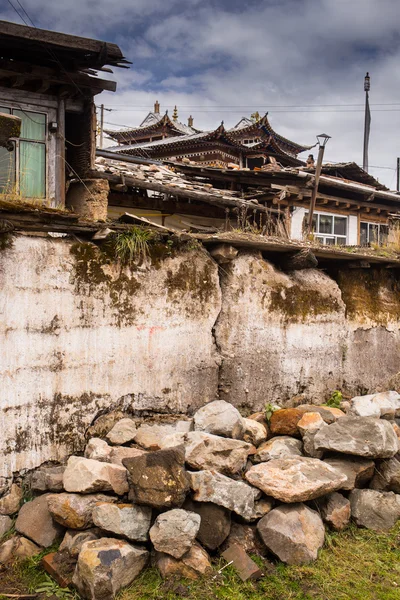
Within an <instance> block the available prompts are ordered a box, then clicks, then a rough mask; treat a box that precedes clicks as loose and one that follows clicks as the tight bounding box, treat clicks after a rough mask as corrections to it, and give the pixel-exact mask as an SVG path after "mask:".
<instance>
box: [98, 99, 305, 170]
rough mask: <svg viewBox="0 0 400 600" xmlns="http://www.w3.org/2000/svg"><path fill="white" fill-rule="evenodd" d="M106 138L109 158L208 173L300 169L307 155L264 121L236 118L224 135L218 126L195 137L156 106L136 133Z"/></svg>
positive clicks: (111, 134) (197, 132)
mask: <svg viewBox="0 0 400 600" xmlns="http://www.w3.org/2000/svg"><path fill="white" fill-rule="evenodd" d="M106 133H107V134H108V136H109V137H110V138H111V139H113V140H115V141H116V142H118V146H110V147H109V148H107V149H108V150H110V151H112V152H116V153H123V154H128V155H130V156H140V157H143V158H152V159H160V160H167V159H168V160H174V161H179V162H180V161H182V160H184V159H186V160H190V161H192V162H194V163H197V164H202V165H207V166H212V167H226V166H227V165H228V164H229V165H236V166H237V167H238V168H243V167H244V168H250V169H253V168H254V167H258V168H260V167H262V166H264V165H265V164H276V163H279V164H280V165H282V166H297V165H302V164H304V163H303V162H302V161H301V160H299V158H298V155H299V154H300V153H301V152H304V151H305V150H308V149H309V146H302V145H300V144H297V143H295V142H292V141H290V140H288V139H286V138H284V137H283V136H281V135H280V134H278V133H277V132H276V131H274V129H273V128H272V126H271V124H270V123H269V120H268V116H267V115H265V116H264V117H259V118H257V119H256V120H251V119H246V118H242V119H241V120H240V121H239V123H237V124H236V125H235V126H234V127H232V128H230V129H227V128H226V127H225V125H224V123H221V125H220V126H219V127H217V128H216V129H214V130H213V131H200V130H199V129H195V128H194V126H193V118H192V117H189V119H188V124H187V125H185V124H184V123H181V122H180V121H179V120H178V114H177V109H176V107H175V110H174V114H173V117H172V119H171V118H170V117H169V116H168V114H167V113H165V114H164V115H161V114H160V105H159V103H158V102H156V103H155V105H154V112H150V113H149V114H148V115H147V116H146V118H145V119H144V121H142V123H141V124H140V126H139V127H136V128H132V129H124V130H119V131H110V130H107V131H106Z"/></svg>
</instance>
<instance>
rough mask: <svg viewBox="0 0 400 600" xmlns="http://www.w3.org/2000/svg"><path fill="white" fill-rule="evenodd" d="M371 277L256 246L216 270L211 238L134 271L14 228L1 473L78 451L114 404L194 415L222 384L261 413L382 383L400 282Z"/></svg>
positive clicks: (223, 392) (6, 300)
mask: <svg viewBox="0 0 400 600" xmlns="http://www.w3.org/2000/svg"><path fill="white" fill-rule="evenodd" d="M371 272H372V270H371ZM379 273H381V272H379ZM361 275H362V274H360V273H359V272H358V271H357V270H356V269H353V270H351V274H350V275H349V273H347V272H344V274H343V273H342V274H341V273H340V272H339V274H338V275H336V276H335V278H331V277H329V276H328V275H327V274H326V273H324V272H323V271H321V270H307V271H297V272H294V273H290V274H285V273H282V272H281V271H279V270H278V269H276V268H275V267H274V266H273V265H272V264H270V263H269V262H267V261H266V260H264V259H263V258H262V257H261V256H259V255H257V254H250V253H246V252H241V253H240V254H239V255H238V256H237V258H235V259H234V260H233V261H232V262H231V263H229V264H225V265H223V266H221V267H218V266H217V264H216V263H215V262H214V261H213V260H212V259H211V258H210V256H209V255H208V253H207V252H206V251H205V250H203V249H191V250H186V251H184V252H180V253H177V254H176V255H175V256H170V257H167V258H165V259H163V260H160V261H159V262H158V263H156V264H153V265H151V266H147V267H146V266H145V265H142V266H137V267H136V268H133V269H132V270H130V269H126V268H125V269H123V268H121V267H120V266H119V265H118V264H116V263H115V262H113V261H110V260H109V259H107V258H106V257H105V255H104V254H102V253H101V252H100V251H99V250H98V249H97V248H96V247H95V246H93V245H89V244H79V243H76V242H73V241H70V240H64V239H53V240H51V239H49V238H40V237H28V236H16V237H15V238H14V243H13V245H12V247H11V248H5V249H3V250H2V251H0V279H1V290H0V335H1V340H2V352H1V354H0V426H1V428H2V436H1V438H0V453H1V455H2V456H3V460H2V461H1V462H0V476H9V475H10V474H11V473H12V472H15V471H20V470H21V469H30V468H33V467H36V466H38V465H39V464H41V463H42V462H44V461H46V460H60V459H63V458H64V457H65V456H66V455H67V454H68V453H71V452H73V451H74V452H78V451H80V450H81V449H82V448H83V446H84V433H85V430H86V428H87V427H88V425H89V424H90V423H91V422H92V420H93V419H94V418H95V416H96V415H98V414H99V412H101V411H107V410H110V409H112V408H116V407H121V408H124V409H126V410H128V411H131V412H132V413H133V414H141V413H143V412H161V413H185V412H193V411H194V410H195V409H197V408H198V407H199V406H201V405H203V404H205V403H206V402H208V401H210V400H212V399H215V398H216V397H217V395H218V394H219V395H220V397H221V398H224V399H226V400H229V401H230V402H232V403H233V404H235V405H237V406H239V407H241V408H242V409H244V410H246V411H253V410H256V409H262V408H263V407H264V405H265V404H266V403H267V402H273V403H275V402H278V403H281V404H282V405H290V403H291V402H292V401H293V397H295V396H298V395H299V394H303V397H304V398H305V399H307V400H309V401H314V402H322V401H324V400H325V399H326V398H327V397H328V396H329V395H330V394H331V393H332V391H333V390H335V389H348V390H350V392H354V393H356V392H358V391H359V390H365V389H374V388H376V387H377V386H379V385H380V384H383V383H384V382H385V381H386V380H387V379H388V378H389V377H390V376H392V375H393V374H394V373H397V372H398V371H399V370H400V366H399V360H398V356H399V344H400V336H399V317H400V307H399V306H398V302H397V300H396V299H397V295H398V294H397V283H396V282H397V280H396V276H395V275H394V274H393V273H387V272H386V273H384V274H383V275H380V278H379V281H378V282H375V284H374V285H375V287H374V292H373V293H371V289H367V288H371V281H369V280H368V276H367V275H365V274H364V275H362V276H361ZM371 276H373V275H371ZM375 279H376V277H375ZM375 279H374V281H375ZM363 289H364V292H365V294H364V293H363ZM368 294H369V298H370V300H369V301H367V302H366V303H364V304H363V307H361V304H362V300H363V299H364V298H365V297H367V295H368ZM376 298H378V300H376ZM399 302H400V300H399ZM360 303H361V304H360ZM388 307H389V316H388Z"/></svg>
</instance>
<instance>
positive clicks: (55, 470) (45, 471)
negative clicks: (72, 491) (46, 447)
mask: <svg viewBox="0 0 400 600" xmlns="http://www.w3.org/2000/svg"><path fill="white" fill-rule="evenodd" d="M64 471H65V467H63V466H61V465H58V466H49V467H41V468H40V469H37V470H36V471H34V472H33V473H32V476H31V485H30V487H31V489H32V490H33V491H35V492H62V491H63V489H64V488H63V474H64Z"/></svg>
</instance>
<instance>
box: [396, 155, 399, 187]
mask: <svg viewBox="0 0 400 600" xmlns="http://www.w3.org/2000/svg"><path fill="white" fill-rule="evenodd" d="M396 175H397V178H396V179H397V182H396V190H397V191H398V192H399V191H400V158H399V157H397V172H396Z"/></svg>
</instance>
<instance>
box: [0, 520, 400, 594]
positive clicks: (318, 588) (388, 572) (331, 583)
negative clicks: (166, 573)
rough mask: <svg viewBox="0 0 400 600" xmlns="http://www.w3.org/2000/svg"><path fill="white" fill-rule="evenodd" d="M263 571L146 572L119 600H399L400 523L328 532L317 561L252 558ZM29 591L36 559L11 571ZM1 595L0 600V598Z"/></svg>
mask: <svg viewBox="0 0 400 600" xmlns="http://www.w3.org/2000/svg"><path fill="white" fill-rule="evenodd" d="M253 558H254V559H255V560H256V561H257V563H258V564H259V566H260V567H261V568H262V569H263V570H264V571H265V576H264V577H263V578H262V579H261V580H259V581H256V582H247V583H242V582H241V581H240V579H239V578H238V576H237V575H236V573H235V570H234V569H233V568H232V567H228V568H226V569H224V571H223V572H222V574H220V575H217V577H216V579H213V577H214V575H215V574H216V571H217V569H218V568H220V567H222V566H223V565H224V561H223V560H222V559H218V560H217V561H216V562H215V564H214V569H215V571H214V573H213V574H212V575H210V576H208V577H206V578H203V579H201V580H199V581H189V580H180V581H177V580H167V581H163V580H162V579H161V577H160V575H159V573H158V571H157V570H156V569H154V568H152V569H147V570H146V571H144V572H143V573H142V574H141V575H140V576H139V577H138V578H137V579H135V581H134V582H133V583H132V585H131V586H130V587H129V588H126V589H125V590H123V591H122V592H121V593H120V594H119V596H118V600H400V522H399V523H398V525H397V526H396V527H395V528H394V529H393V530H392V531H391V532H390V533H389V534H379V535H378V534H376V533H374V532H372V531H367V530H361V529H357V528H356V527H354V526H351V527H350V528H349V529H348V530H346V531H345V532H344V533H328V534H327V537H326V543H325V546H324V548H323V549H322V550H321V552H320V555H319V559H318V561H316V562H314V563H311V564H309V565H304V566H292V567H289V566H285V565H283V564H281V563H276V565H275V567H274V568H273V569H271V568H270V566H268V565H266V564H265V563H264V561H263V559H261V558H259V557H253ZM15 569H16V570H15V577H16V578H18V579H19V581H20V582H23V583H24V585H25V586H26V589H27V590H33V589H35V587H38V585H39V583H41V582H42V581H43V580H44V576H43V572H42V571H41V569H40V565H39V560H38V559H31V560H30V561H25V562H24V563H22V564H21V565H20V566H18V567H15ZM0 597H1V596H0Z"/></svg>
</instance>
